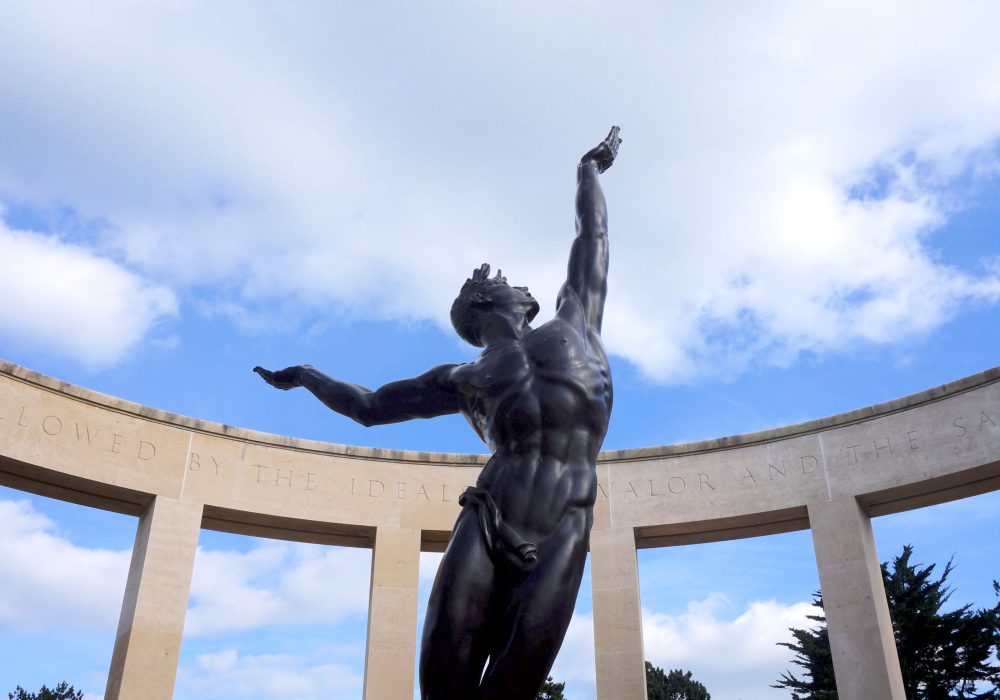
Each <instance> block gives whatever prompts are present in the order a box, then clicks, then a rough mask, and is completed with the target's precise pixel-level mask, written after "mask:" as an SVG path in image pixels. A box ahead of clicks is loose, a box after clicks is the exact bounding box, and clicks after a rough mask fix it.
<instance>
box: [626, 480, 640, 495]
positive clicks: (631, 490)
mask: <svg viewBox="0 0 1000 700" xmlns="http://www.w3.org/2000/svg"><path fill="white" fill-rule="evenodd" d="M629 494H632V498H638V497H639V492H638V491H636V490H635V486H633V485H632V482H631V481H630V482H628V488H627V489H625V498H628V497H629Z"/></svg>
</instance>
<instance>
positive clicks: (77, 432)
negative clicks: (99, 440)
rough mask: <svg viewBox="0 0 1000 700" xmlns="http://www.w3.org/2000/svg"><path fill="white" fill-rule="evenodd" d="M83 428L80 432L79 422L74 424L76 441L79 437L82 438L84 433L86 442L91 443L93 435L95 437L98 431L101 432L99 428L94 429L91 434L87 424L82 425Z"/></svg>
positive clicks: (92, 442) (78, 440)
mask: <svg viewBox="0 0 1000 700" xmlns="http://www.w3.org/2000/svg"><path fill="white" fill-rule="evenodd" d="M83 430H84V432H82V433H81V432H80V424H79V423H77V424H76V441H77V442H80V439H81V438H82V437H83V436H84V435H86V436H87V444H88V445H93V444H94V438H95V437H97V435H98V433H100V432H101V431H100V430H95V431H94V434H93V435H91V434H90V426H89V425H85V426H83Z"/></svg>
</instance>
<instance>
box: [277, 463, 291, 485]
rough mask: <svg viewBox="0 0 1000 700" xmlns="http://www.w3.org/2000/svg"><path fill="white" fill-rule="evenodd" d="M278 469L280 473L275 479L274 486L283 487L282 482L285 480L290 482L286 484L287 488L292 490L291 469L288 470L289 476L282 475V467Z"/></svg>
mask: <svg viewBox="0 0 1000 700" xmlns="http://www.w3.org/2000/svg"><path fill="white" fill-rule="evenodd" d="M276 469H277V471H278V473H277V474H276V475H275V477H274V485H275V486H281V480H282V479H285V480H286V481H287V482H288V483H287V484H285V486H287V487H288V488H291V487H292V470H291V469H289V470H288V476H282V475H281V467H276Z"/></svg>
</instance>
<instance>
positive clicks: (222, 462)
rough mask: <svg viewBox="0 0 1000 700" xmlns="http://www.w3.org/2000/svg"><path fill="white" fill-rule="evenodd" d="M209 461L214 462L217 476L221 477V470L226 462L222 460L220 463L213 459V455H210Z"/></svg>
mask: <svg viewBox="0 0 1000 700" xmlns="http://www.w3.org/2000/svg"><path fill="white" fill-rule="evenodd" d="M209 459H211V460H212V464H214V465H215V475H216V476H218V475H219V469H221V468H222V465H223V464H224V463H225V461H226V460H222V461H221V462H220V461H219V460H217V459H216V458H215V457H212V456H211V455H209Z"/></svg>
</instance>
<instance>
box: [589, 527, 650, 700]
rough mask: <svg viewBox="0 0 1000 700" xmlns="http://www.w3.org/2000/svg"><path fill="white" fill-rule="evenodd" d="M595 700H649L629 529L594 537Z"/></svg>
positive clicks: (597, 532)
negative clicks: (647, 697) (647, 699)
mask: <svg viewBox="0 0 1000 700" xmlns="http://www.w3.org/2000/svg"><path fill="white" fill-rule="evenodd" d="M590 580H591V585H592V586H593V598H594V654H595V656H596V663H597V700H646V664H645V659H646V657H645V655H644V652H643V646H642V607H641V605H640V603H639V563H638V560H637V559H636V554H635V533H634V531H633V529H632V528H631V527H620V528H611V529H607V530H598V529H594V530H592V531H591V533H590Z"/></svg>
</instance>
